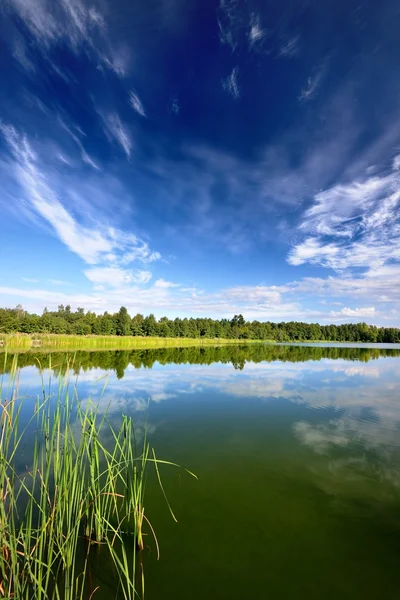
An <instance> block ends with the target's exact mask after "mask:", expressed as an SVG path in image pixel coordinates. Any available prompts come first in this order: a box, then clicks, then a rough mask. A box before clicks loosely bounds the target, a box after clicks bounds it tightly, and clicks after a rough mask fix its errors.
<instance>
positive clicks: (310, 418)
mask: <svg viewBox="0 0 400 600" xmlns="http://www.w3.org/2000/svg"><path fill="white" fill-rule="evenodd" d="M38 360H39V361H40V365H41V366H42V368H45V367H48V365H49V357H48V356H46V355H43V354H40V355H33V354H21V355H20V357H19V364H20V366H21V376H20V387H21V391H26V390H28V391H29V394H30V395H32V396H35V394H36V393H38V391H39V387H40V374H39V366H38V365H39V363H38ZM62 360H63V356H62V355H61V354H52V355H51V365H52V367H51V369H50V372H51V373H53V377H55V378H56V377H57V373H58V369H59V365H60V363H61V362H62ZM74 360H75V362H74V364H75V371H76V373H77V374H78V373H79V377H78V388H79V392H80V397H81V399H86V398H88V397H89V396H90V397H91V398H92V399H93V400H96V399H97V401H99V402H100V403H101V405H102V406H104V407H106V406H108V405H109V411H110V414H111V415H112V417H113V419H115V420H116V421H118V419H119V418H120V416H121V415H122V414H129V415H132V416H133V417H134V419H135V422H136V424H137V426H138V428H139V429H140V428H141V427H143V423H144V421H145V419H146V418H148V427H149V432H150V440H151V444H152V445H153V446H154V447H155V449H156V451H157V456H158V457H160V458H165V459H168V460H171V461H175V462H177V463H179V464H181V465H183V466H185V467H187V468H188V469H190V470H192V471H194V472H195V473H196V474H197V476H198V478H199V479H198V481H196V480H194V479H192V478H190V477H189V476H187V475H186V474H185V473H184V472H183V471H180V470H177V469H174V468H170V467H165V468H163V469H162V477H163V482H164V485H165V488H166V491H167V494H168V497H169V500H170V502H171V504H172V507H173V509H174V512H175V514H176V516H177V518H178V523H175V522H174V521H173V520H172V518H171V516H170V515H169V513H168V509H167V507H166V506H165V502H164V500H163V497H162V495H161V493H160V491H159V489H158V486H157V484H156V481H153V480H152V479H150V480H149V482H148V489H147V505H146V514H147V515H148V517H149V518H150V520H151V522H152V524H153V526H154V528H155V530H156V532H157V536H158V540H159V544H160V550H161V557H160V560H159V561H157V560H156V552H155V548H154V544H153V543H152V542H151V541H150V536H149V537H148V546H149V548H148V549H146V550H145V551H144V552H145V572H146V598H147V600H161V599H163V600H189V599H190V600H204V599H207V600H214V599H215V600H217V599H218V600H219V599H222V598H223V599H225V598H227V599H230V600H236V599H237V600H239V599H244V598H246V599H248V598H257V599H258V598H260V599H261V598H262V599H263V598H271V599H277V598H285V599H286V598H290V599H292V598H296V599H297V598H302V599H303V598H304V599H315V600H317V599H318V600H319V599H320V598H328V599H335V600H336V599H338V598H341V599H346V598H348V599H352V600H354V599H363V600H365V599H376V600H378V599H379V600H381V599H385V600H386V599H392V598H393V599H394V598H396V599H397V598H398V597H399V593H400V349H399V347H397V348H396V347H395V346H389V347H387V348H382V347H376V346H375V347H372V348H366V347H363V348H357V347H348V346H347V347H345V348H341V347H339V346H338V345H334V346H333V347H325V346H322V345H317V346H298V345H296V346H287V345H284V346H267V345H265V346H262V345H253V346H250V345H249V346H248V347H246V346H240V347H217V348H206V347H204V348H187V349H176V348H174V349H162V350H151V351H144V350H141V351H132V352H130V351H119V352H90V353H84V352H79V353H77V354H76V355H75V359H74ZM0 362H1V361H0ZM8 367H9V361H8V363H7V365H6V369H5V370H6V371H7V370H8ZM104 374H109V381H108V385H107V389H106V392H105V394H104V395H103V396H102V398H101V399H100V400H99V398H100V394H101V391H102V387H103V384H104V380H102V381H101V382H99V381H98V379H99V378H101V377H102V376H103V375H104ZM48 376H49V371H45V372H44V378H45V380H46V378H48ZM148 399H150V405H149V406H148ZM146 415H147V417H146ZM106 580H107V568H105V569H104V581H105V582H106ZM107 597H111V595H110V593H108V594H107V593H103V595H101V594H100V593H99V595H98V598H107Z"/></svg>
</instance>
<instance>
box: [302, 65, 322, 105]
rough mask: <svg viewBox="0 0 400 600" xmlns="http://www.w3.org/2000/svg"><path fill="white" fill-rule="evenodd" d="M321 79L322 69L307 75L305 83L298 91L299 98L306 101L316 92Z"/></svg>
mask: <svg viewBox="0 0 400 600" xmlns="http://www.w3.org/2000/svg"><path fill="white" fill-rule="evenodd" d="M321 79H322V71H318V73H316V75H314V76H312V77H309V78H308V79H307V83H306V85H305V86H304V88H303V89H302V90H301V92H300V96H299V100H300V101H301V102H306V101H307V100H311V99H312V98H314V96H315V95H316V93H317V90H318V88H319V86H320V83H321Z"/></svg>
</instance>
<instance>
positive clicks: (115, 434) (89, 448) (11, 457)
mask: <svg viewBox="0 0 400 600" xmlns="http://www.w3.org/2000/svg"><path fill="white" fill-rule="evenodd" d="M49 384H50V382H49ZM49 384H48V383H47V382H44V381H43V386H42V393H41V394H40V395H39V396H38V398H37V400H36V402H35V404H33V403H32V401H31V400H32V398H30V397H29V398H28V402H27V404H28V406H24V398H21V397H20V395H19V388H18V370H17V361H16V357H15V360H14V364H13V369H12V371H11V375H10V378H9V380H8V381H7V383H6V384H4V385H3V383H2V382H0V598H9V599H11V598H12V599H15V600H33V599H35V600H60V599H61V598H62V599H63V600H77V599H80V600H91V599H92V597H93V596H94V594H95V592H96V591H97V590H98V589H99V587H104V586H106V591H107V589H108V592H109V595H110V597H113V598H121V599H124V600H133V599H137V598H139V597H141V596H142V595H143V590H144V569H143V560H142V557H141V551H142V550H143V548H144V541H143V535H145V534H146V535H148V539H149V538H150V536H153V538H154V543H155V546H156V550H158V542H157V539H156V537H155V533H154V530H153V528H152V526H151V524H150V521H149V520H148V518H147V516H146V514H145V508H144V502H145V481H146V477H147V471H148V470H149V467H152V468H154V467H155V474H156V476H157V478H158V481H159V484H160V490H161V492H162V493H163V494H164V496H165V492H164V489H163V486H162V483H161V479H160V471H159V465H160V464H161V463H163V464H169V465H172V463H168V462H167V461H160V460H159V459H158V458H156V455H155V452H154V450H153V449H152V448H151V447H150V445H149V442H148V439H147V435H146V427H145V428H144V429H143V430H142V431H139V432H138V431H135V429H134V427H133V422H132V419H131V418H130V417H126V416H122V417H121V419H120V422H119V425H117V426H114V425H113V424H112V423H111V422H110V420H109V419H108V415H107V413H101V412H100V411H99V409H98V408H97V407H96V405H95V404H92V403H91V402H90V401H88V400H86V401H81V400H80V399H79V398H78V395H77V391H76V386H75V385H73V384H71V380H70V378H69V365H68V363H67V364H66V366H65V371H64V374H63V375H61V376H60V377H59V378H58V382H57V386H56V389H55V390H54V389H53V390H52V389H51V386H50V385H49ZM100 385H102V386H103V392H104V389H105V386H104V384H100ZM175 466H176V465H175ZM165 498H166V497H165ZM167 505H168V507H169V504H168V500H167ZM169 508H170V507H169ZM170 510H171V509H170ZM171 513H172V510H171ZM172 516H174V515H173V513H172ZM99 561H101V564H102V567H101V568H100V571H99V567H98V564H99ZM105 565H106V566H107V565H108V566H109V567H111V568H110V569H109V570H110V574H109V576H108V577H107V578H106V583H104V577H102V576H101V575H102V573H101V569H104V566H105Z"/></svg>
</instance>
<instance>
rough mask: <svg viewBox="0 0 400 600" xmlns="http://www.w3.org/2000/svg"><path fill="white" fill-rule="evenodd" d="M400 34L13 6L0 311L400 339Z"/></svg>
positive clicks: (186, 11)
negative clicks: (344, 326) (305, 325)
mask: <svg viewBox="0 0 400 600" xmlns="http://www.w3.org/2000/svg"><path fill="white" fill-rule="evenodd" d="M399 26H400V8H399V6H398V3H397V2H395V1H392V0H388V1H384V2H374V1H369V2H367V1H360V0H358V1H357V2H353V1H352V0H346V2H337V0H335V1H333V0H332V1H331V0H326V1H325V2H317V1H313V0H304V1H301V0H299V1H296V2H294V1H290V2H289V1H286V0H284V1H283V2H279V3H278V2H276V1H265V0H263V1H255V0H254V1H253V0H247V1H244V0H191V1H190V2H189V1H188V0H151V1H149V2H138V1H136V0H135V1H129V2H128V1H127V0H123V1H122V0H114V1H113V2H110V1H106V0H100V1H98V2H97V1H94V2H90V1H89V2H86V1H85V0H51V1H48V2H47V1H46V0H35V2H33V1H32V0H4V2H3V3H2V7H1V9H0V56H1V71H0V204H1V206H0V210H1V213H0V214H1V223H2V227H1V238H2V243H1V246H0V247H1V253H2V263H1V264H2V270H1V273H2V277H1V281H0V304H1V305H2V306H14V305H16V304H17V303H22V305H23V306H24V307H25V308H26V309H29V310H34V311H36V312H41V311H42V309H43V308H44V306H47V307H48V308H53V307H57V305H58V304H61V303H63V304H68V303H69V304H71V306H73V307H77V306H84V307H85V308H87V309H91V310H95V311H97V312H103V311H104V310H109V311H116V310H118V308H119V307H120V305H121V304H123V305H125V306H127V308H128V310H129V312H130V313H131V314H134V313H136V312H142V313H145V314H148V313H149V312H154V313H155V314H156V316H162V315H168V316H171V317H174V316H205V315H206V316H211V317H225V316H228V317H231V316H232V315H233V314H235V313H238V312H241V313H243V315H244V316H245V317H247V318H250V319H253V318H257V319H260V320H274V321H281V320H304V321H319V322H321V323H327V322H335V323H336V322H337V323H338V322H348V321H359V320H362V321H366V322H369V323H376V324H381V325H400V307H399V300H398V298H399V297H400V211H399V207H400V185H399V184H400V181H399V180H400V78H399V76H398V65H399V59H400V37H399V35H398V31H399Z"/></svg>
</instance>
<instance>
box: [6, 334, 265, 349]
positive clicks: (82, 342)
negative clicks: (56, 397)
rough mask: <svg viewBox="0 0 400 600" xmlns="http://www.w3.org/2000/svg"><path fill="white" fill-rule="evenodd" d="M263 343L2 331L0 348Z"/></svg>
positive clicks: (216, 339) (104, 347)
mask: <svg viewBox="0 0 400 600" xmlns="http://www.w3.org/2000/svg"><path fill="white" fill-rule="evenodd" d="M243 343H246V344H248V343H260V341H259V340H238V339H222V338H215V339H214V338H165V337H139V336H118V335H58V334H35V335H32V336H31V335H28V334H22V333H21V334H14V335H9V334H0V351H1V350H2V349H3V350H4V351H6V350H8V351H14V350H18V351H21V350H30V349H35V350H37V349H43V350H51V349H59V350H65V351H70V352H73V351H74V350H96V349H98V350H118V349H129V348H131V349H133V350H134V349H136V348H137V349H151V348H165V347H182V348H184V347H190V346H215V345H216V344H243Z"/></svg>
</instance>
